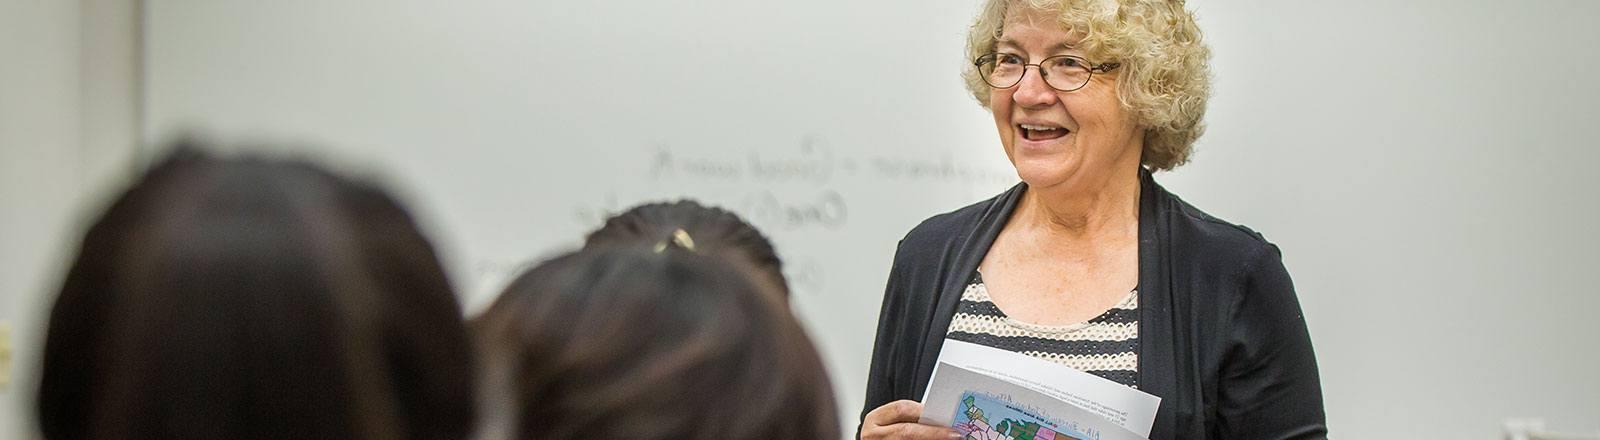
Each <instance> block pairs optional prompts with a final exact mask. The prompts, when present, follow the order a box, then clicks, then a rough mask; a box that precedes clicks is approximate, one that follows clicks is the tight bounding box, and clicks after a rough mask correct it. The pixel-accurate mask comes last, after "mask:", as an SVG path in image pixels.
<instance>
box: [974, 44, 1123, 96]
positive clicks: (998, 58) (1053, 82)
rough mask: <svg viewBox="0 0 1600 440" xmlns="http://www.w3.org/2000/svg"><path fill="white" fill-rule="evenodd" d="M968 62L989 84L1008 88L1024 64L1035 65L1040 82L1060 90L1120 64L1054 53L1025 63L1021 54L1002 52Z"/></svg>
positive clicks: (1077, 86) (1073, 87)
mask: <svg viewBox="0 0 1600 440" xmlns="http://www.w3.org/2000/svg"><path fill="white" fill-rule="evenodd" d="M972 64H973V65H975V66H978V75H979V76H982V77H983V81H984V82H986V83H989V86H990V87H994V88H997V89H1009V88H1011V87H1013V86H1016V85H1017V84H1019V83H1021V82H1022V75H1023V74H1025V73H1027V72H1028V66H1033V67H1038V68H1039V76H1040V77H1041V78H1044V83H1045V84H1048V85H1050V88H1052V89H1056V90H1060V91H1063V92H1070V91H1073V90H1078V89H1081V88H1083V86H1085V85H1088V84H1089V77H1091V76H1094V74H1095V73H1096V72H1099V73H1106V72H1110V71H1111V70H1112V69H1116V68H1117V66H1121V65H1122V64H1120V63H1103V64H1093V65H1091V64H1089V61H1087V60H1084V59H1083V58H1079V57H1076V56H1072V55H1056V56H1053V57H1049V58H1045V59H1043V60H1040V61H1039V64H1028V63H1027V60H1026V59H1024V58H1023V57H1022V56H1021V55H1016V54H1009V53H1004V52H998V53H991V54H988V55H984V56H981V57H978V59H976V60H973V61H972Z"/></svg>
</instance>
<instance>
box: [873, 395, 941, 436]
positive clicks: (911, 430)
mask: <svg viewBox="0 0 1600 440" xmlns="http://www.w3.org/2000/svg"><path fill="white" fill-rule="evenodd" d="M921 418H922V404H921V403H917V402H913V401H910V400H896V401H893V402H889V403H886V404H884V405H883V406H880V407H877V408H874V409H873V410H872V411H871V412H868V413H867V417H866V419H865V420H863V421H862V425H863V426H862V427H861V440H951V439H957V438H961V435H960V434H957V433H956V432H955V431H954V430H952V429H950V428H944V427H938V426H928V425H922V424H918V423H917V420H918V419H921Z"/></svg>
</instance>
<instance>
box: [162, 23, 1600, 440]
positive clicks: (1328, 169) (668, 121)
mask: <svg viewBox="0 0 1600 440" xmlns="http://www.w3.org/2000/svg"><path fill="white" fill-rule="evenodd" d="M977 3H978V2H977V1H975V0H963V1H951V0H932V1H909V0H881V1H861V2H851V1H843V0H815V1H795V2H777V1H767V0H747V1H734V0H708V1H687V0H654V1H649V0H622V1H609V2H571V1H568V2H549V1H509V0H475V1H461V2H448V3H446V2H438V1H421V0H394V1H386V2H381V3H380V2H357V1H353V0H325V1H310V0H283V1H274V2H249V1H242V0H218V1H201V0H146V1H145V2H143V5H144V7H145V11H144V28H143V29H144V34H145V35H144V48H143V49H144V56H143V64H144V70H143V79H142V81H143V84H144V86H143V87H142V91H143V93H144V112H143V124H142V126H143V128H144V132H145V133H146V134H147V141H149V142H152V143H154V142H158V141H161V140H164V139H167V138H169V137H170V136H173V135H175V134H178V133H180V132H183V131H184V130H192V129H201V130H204V131H206V132H209V133H213V134H215V135H217V136H218V137H221V138H223V139H224V140H241V141H251V140H262V139H265V140H270V141H277V142H275V143H274V145H281V146H284V147H283V148H290V149H295V150H296V151H302V152H304V151H308V150H307V149H311V150H309V151H311V152H313V153H315V154H316V155H317V156H321V157H323V158H325V159H328V160H329V161H331V162H333V163H337V164H340V166H342V167H347V168H351V169H354V170H356V171H358V172H368V173H376V174H379V175H381V176H383V177H384V178H385V180H386V181H387V182H389V183H390V184H391V185H390V186H392V187H395V188H398V189H399V190H400V191H401V192H402V193H403V194H404V195H405V196H406V199H407V200H408V201H409V202H410V205H411V206H412V208H413V210H415V211H417V213H418V214H419V215H420V216H421V217H422V219H423V221H424V222H425V223H426V226H427V229H428V230H429V232H431V233H432V236H433V237H434V238H435V239H436V241H437V242H438V243H439V244H440V246H441V248H442V249H443V251H444V258H445V262H446V265H447V266H448V268H449V270H450V272H451V273H452V275H453V278H454V280H455V281H456V283H457V285H458V286H459V287H460V290H461V291H462V293H463V302H464V304H466V305H467V307H468V309H469V311H472V310H476V309H477V308H480V307H482V306H483V305H484V304H486V303H487V302H488V301H489V300H491V299H492V298H493V295H494V294H495V293H496V292H497V291H498V290H499V289H500V288H501V287H502V285H503V283H504V282H505V280H506V276H508V275H509V274H511V273H512V272H514V271H515V270H517V268H519V267H522V266H523V265H525V264H526V263H528V262H529V261H536V260H538V259H540V258H543V257H547V256H550V255H553V254H554V253H557V252H561V251H565V250H569V249H573V248H575V247H576V246H577V245H578V244H579V242H580V240H581V237H582V235H583V234H584V233H586V232H588V231H590V230H592V229H593V228H595V227H596V226H598V224H599V219H600V218H603V217H604V216H605V215H606V213H608V212H613V211H616V210H619V209H623V208H626V207H628V206H631V205H633V204H636V203H639V202H643V201H653V200H663V199H673V198H678V197H693V198H696V199H700V200H702V201H705V202H708V203H713V204H718V205H722V206H725V207H728V208H731V209H733V210H734V211H736V212H739V213H741V214H743V215H745V216H746V217H748V218H749V219H751V220H752V222H753V223H755V224H756V225H757V226H758V227H760V228H762V229H763V230H764V231H766V232H768V233H769V235H771V236H772V238H773V239H774V241H775V242H776V244H777V246H778V249H779V251H780V253H781V256H782V257H783V258H784V260H785V263H786V264H787V265H788V272H789V273H788V275H789V277H790V279H791V280H792V282H793V284H794V293H795V304H794V306H795V309H796V312H797V313H798V314H799V316H800V317H801V319H802V321H803V322H804V323H805V325H806V326H807V328H808V329H809V330H810V332H811V334H812V335H813V338H814V339H815V340H816V342H817V343H818V345H819V347H820V348H821V351H822V353H823V356H824V359H825V361H826V364H827V365H828V368H829V373H830V375H831V377H832V379H833V382H834V385H835V386H836V388H837V395H838V397H839V400H840V406H839V408H840V418H841V422H842V423H844V425H843V426H848V427H853V426H854V419H855V415H856V414H857V412H858V411H859V410H860V408H859V405H860V404H861V397H862V395H863V388H864V382H865V375H866V370H867V361H868V357H869V351H870V347H871V344H872V338H873V333H872V331H873V329H874V325H875V323H876V320H877V312H878V307H879V303H880V299H881V297H882V289H883V284H884V281H885V280H886V276H887V271H888V268H889V263H890V258H891V254H892V252H893V249H894V246H895V242H896V240H898V239H899V238H900V237H902V236H903V235H904V234H905V232H906V231H908V230H910V228H911V227H912V226H914V225H915V224H916V223H917V222H918V221H920V220H922V219H924V218H927V217H929V216H931V215H934V214H937V213H941V212H946V211H949V210H952V209H955V208H958V207H960V206H964V205H966V204H969V203H972V202H974V201H977V200H980V199H983V198H986V197H989V196H992V195H993V194H995V193H998V192H999V191H1000V190H1002V189H1003V188H1005V187H1007V186H1009V185H1011V184H1012V183H1013V182H1015V177H1014V173H1013V172H1012V170H1011V169H1010V166H1009V164H1007V163H1006V162H1005V160H1004V155H1003V154H1002V153H1001V151H1000V146H999V144H998V141H997V140H996V139H995V134H994V127H993V125H992V122H991V118H990V116H989V115H988V113H987V112H985V111H984V110H983V109H982V108H981V107H979V106H978V105H976V103H975V102H974V101H973V100H972V98H971V97H969V96H967V94H966V92H965V91H964V88H963V86H962V84H961V81H960V79H959V76H958V71H959V69H960V67H961V65H962V63H964V62H966V60H964V56H963V54H962V47H963V44H964V38H965V31H966V27H967V25H968V24H969V22H970V20H971V18H972V15H973V14H974V13H975V9H976V6H977ZM1187 4H1188V5H1189V7H1191V8H1193V9H1195V10H1197V12H1198V17H1199V20H1200V23H1201V26H1202V28H1203V29H1204V30H1205V32H1206V38H1207V40H1208V41H1209V42H1210V43H1211V44H1212V47H1213V49H1214V53H1215V57H1214V59H1213V67H1214V73H1215V76H1216V86H1215V95H1214V96H1213V98H1212V101H1211V103H1210V106H1209V110H1208V115H1207V121H1208V125H1209V129H1208V132H1207V133H1206V135H1205V136H1204V137H1202V138H1201V139H1200V141H1199V143H1198V145H1197V153H1196V155H1195V161H1194V162H1193V163H1191V164H1189V165H1186V166H1184V167H1183V168H1181V169H1180V170H1179V171H1178V172H1175V173H1163V174H1159V175H1158V176H1157V179H1158V181H1160V182H1162V183H1163V184H1164V185H1166V186H1167V188H1169V189H1172V190H1173V191H1174V192H1175V193H1177V194H1179V195H1180V196H1182V197H1183V198H1184V199H1186V200H1189V201H1191V202H1193V203H1194V204H1195V205H1197V206H1199V207H1200V208H1201V209H1203V210H1205V211H1207V212H1209V213H1211V214H1215V215H1217V216H1220V217H1222V218H1224V219H1228V220H1230V221H1234V222H1237V223H1242V224H1245V225H1248V226H1250V227H1251V228H1253V229H1255V230H1257V231H1260V232H1262V233H1264V234H1265V235H1266V236H1267V238H1268V239H1269V240H1271V241H1273V242H1275V243H1277V244H1278V245H1280V246H1281V247H1282V248H1283V251H1284V262H1285V265H1286V266H1287V267H1288V268H1289V271H1290V273H1291V274H1293V276H1294V280H1295V285H1296V289H1297V291H1298V294H1299V297H1300V300H1301V303H1302V306H1303V309H1304V312H1305V317H1306V320H1307V322H1308V325H1309V326H1310V327H1311V334H1312V338H1313V342H1314V343H1315V345H1316V349H1317V355H1318V361H1319V365H1320V367H1321V374H1322V380H1323V391H1324V395H1325V398H1326V404H1327V411H1328V419H1329V422H1330V425H1331V426H1332V427H1333V431H1334V433H1335V434H1334V435H1336V436H1339V437H1351V438H1495V437H1499V436H1500V435H1501V433H1500V431H1499V426H1500V424H1501V422H1502V421H1503V420H1505V419H1507V418H1513V417H1525V416H1531V417H1543V418H1547V420H1548V422H1549V423H1548V425H1549V426H1550V427H1551V428H1552V429H1554V430H1558V431H1562V430H1564V431H1574V432H1583V431H1592V430H1595V429H1600V425H1597V424H1596V422H1595V420H1596V419H1595V417H1594V416H1593V415H1594V414H1597V413H1600V398H1596V397H1595V396H1600V377H1597V376H1595V375H1594V374H1592V372H1591V371H1592V370H1593V366H1594V365H1596V364H1597V363H1600V344H1593V343H1577V344H1574V343H1571V342H1570V341H1573V340H1574V339H1573V338H1574V337H1580V338H1582V337H1587V338H1588V339H1592V338H1593V335H1597V334H1600V320H1595V319H1593V318H1592V316H1590V315H1591V314H1592V311H1593V310H1596V309H1600V295H1596V294H1594V293H1593V292H1594V287H1593V286H1595V285H1596V281H1597V280H1596V279H1595V276H1593V274H1594V271H1593V270H1592V268H1593V267H1594V266H1595V265H1596V264H1597V263H1600V229H1596V228H1593V227H1590V226H1589V224H1588V223H1592V219H1593V218H1596V217H1600V172H1597V171H1596V170H1595V167H1594V164H1596V163H1600V148H1594V145H1595V139H1600V124H1594V123H1593V122H1594V121H1595V120H1597V119H1600V107H1597V106H1596V105H1595V103H1596V102H1600V81H1594V80H1593V79H1592V77H1593V75H1589V74H1586V72H1594V71H1597V70H1600V51H1595V50H1593V47H1592V46H1594V42H1595V41H1600V27H1596V26H1593V25H1592V24H1593V23H1591V21H1593V17H1596V16H1600V2H1593V1H1577V0H1538V1H1532V2H1521V3H1507V2H1501V1H1494V0H1449V1H1445V0H1406V1H1392V0H1351V1H1344V2H1313V1H1262V0H1191V1H1189V2H1187ZM146 148H152V147H146ZM1586 222H1588V223H1586ZM1586 340H1587V339H1580V341H1586ZM1419 347H1422V349H1419ZM1375 396H1377V397H1375ZM1484 396H1495V398H1493V399H1485V398H1483V397H1484ZM847 431H848V429H847Z"/></svg>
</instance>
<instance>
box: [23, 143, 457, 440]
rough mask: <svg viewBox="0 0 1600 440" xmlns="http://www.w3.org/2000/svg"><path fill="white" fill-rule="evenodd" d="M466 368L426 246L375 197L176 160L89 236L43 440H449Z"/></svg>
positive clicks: (59, 310)
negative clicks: (46, 439)
mask: <svg viewBox="0 0 1600 440" xmlns="http://www.w3.org/2000/svg"><path fill="white" fill-rule="evenodd" d="M470 353H471V350H470V346H469V345H468V340H467V336H466V330H465V326H464V324H463V323H462V320H461V314H460V308H459V306H458V305H457V303H456V299H455V296H454V294H453V293H452V291H451V289H450V286H449V284H448V283H447V281H446V279H445V276H444V273H443V271H442V270H441V269H440V266H439V262H438V260H437V258H436V257H435V255H434V251H433V248H432V246H431V245H430V244H429V243H428V241H427V240H426V239H425V238H424V237H423V236H422V234H420V233H419V232H418V230H417V227H416V225H415V224H414V223H413V222H412V219H411V217H410V216H409V215H408V214H407V213H406V211H405V210H404V209H403V208H402V207H401V206H400V205H398V204H397V203H396V202H395V201H394V200H392V199H391V198H390V197H389V196H388V195H386V194H384V192H382V191H381V190H379V189H377V188H374V187H371V186H367V185H364V184H360V183H356V182H352V181H349V180H345V179H342V178H340V177H338V176H335V175H332V174H330V173H328V172H326V171H324V170H322V169H320V168H318V167H316V166H313V165H310V164H307V163H303V162H290V161H277V160H266V159H218V158H212V157H208V156H206V155H204V154H201V153H197V152H195V151H193V150H190V149H189V148H179V149H178V150H177V152H176V153H173V154H172V155H171V156H170V157H168V158H167V159H165V160H164V161H162V162H161V163H159V164H158V165H156V166H155V167H154V168H152V169H151V170H150V171H149V172H148V173H146V174H145V175H144V176H143V178H141V179H140V180H139V181H138V182H136V183H134V185H133V186H132V188H130V189H129V190H127V192H125V193H123V194H122V195H121V196H120V197H119V198H117V199H116V201H115V202H114V203H113V204H112V205H111V207H110V209H108V210H107V211H105V213H104V214H103V215H102V216H101V217H100V218H99V219H98V220H97V221H95V223H94V224H93V226H92V227H91V228H90V229H89V231H88V233H87V235H85V236H84V238H83V243H82V249H81V250H80V251H79V253H78V256H77V260H76V261H75V262H74V263H73V264H72V267H71V269H70V272H69V273H68V275H67V279H66V281H65V285H64V286H63V287H62V289H61V293H60V296H59V297H58V298H57V299H56V303H55V307H54V309H53V310H52V311H51V314H50V324H49V329H48V335H47V337H46V342H45V351H44V365H43V372H42V378H41V383H40V388H39V400H38V405H39V408H38V410H39V421H40V426H41V428H42V429H43V431H44V434H45V437H46V438H48V439H50V440H69V439H80V438H117V439H219V438H231V439H251V438H296V439H452V440H454V439H459V438H462V437H464V436H467V435H469V434H470V428H471V423H472V419H473V413H472V403H473V398H472V394H471V393H472V364H471V362H470V358H471V356H470Z"/></svg>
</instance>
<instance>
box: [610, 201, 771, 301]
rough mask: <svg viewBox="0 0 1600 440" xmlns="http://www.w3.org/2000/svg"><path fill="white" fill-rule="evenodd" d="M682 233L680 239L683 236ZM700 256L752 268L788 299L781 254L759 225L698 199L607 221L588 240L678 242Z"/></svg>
mask: <svg viewBox="0 0 1600 440" xmlns="http://www.w3.org/2000/svg"><path fill="white" fill-rule="evenodd" d="M679 234H681V235H679ZM684 240H688V241H687V245H688V246H690V247H692V248H693V249H692V250H694V251H695V252H698V253H701V254H707V255H718V256H722V257H724V258H727V259H728V262H729V263H732V264H739V265H744V266H748V268H749V269H750V274H751V275H752V276H755V277H757V281H758V282H761V283H765V284H769V285H770V286H768V287H770V288H771V289H772V290H773V291H774V292H777V293H778V294H779V295H780V296H782V297H785V298H787V297H788V296H789V283H788V281H786V280H785V279H784V277H783V262H782V261H780V260H779V259H778V252H777V250H775V249H773V247H772V242H771V241H768V240H767V237H766V236H765V235H762V234H761V231H760V230H757V229H756V228H755V226H751V225H750V224H749V223H747V222H745V221H744V219H742V218H739V216H738V215H737V214H734V213H732V212H729V211H728V210H725V209H722V208H718V207H714V206H705V205H701V204H700V203H699V202H695V201H693V200H679V201H676V202H659V203H647V204H643V205H638V206H635V207H632V208H629V209H628V210H627V211H623V212H622V213H621V214H617V215H615V216H612V217H611V218H609V219H606V223H605V225H604V226H601V227H600V229H598V230H595V231H594V232H591V233H589V236H588V237H587V238H586V239H585V240H584V244H583V247H584V249H595V248H602V247H616V246H634V245H648V246H657V245H662V244H666V243H673V242H677V243H678V244H679V245H680V247H681V246H683V245H685V242H684Z"/></svg>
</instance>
